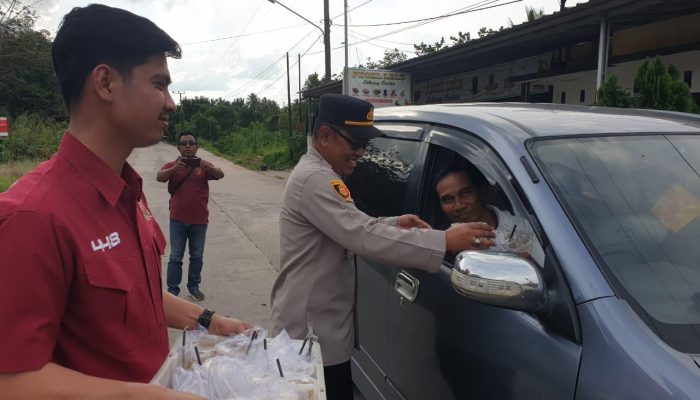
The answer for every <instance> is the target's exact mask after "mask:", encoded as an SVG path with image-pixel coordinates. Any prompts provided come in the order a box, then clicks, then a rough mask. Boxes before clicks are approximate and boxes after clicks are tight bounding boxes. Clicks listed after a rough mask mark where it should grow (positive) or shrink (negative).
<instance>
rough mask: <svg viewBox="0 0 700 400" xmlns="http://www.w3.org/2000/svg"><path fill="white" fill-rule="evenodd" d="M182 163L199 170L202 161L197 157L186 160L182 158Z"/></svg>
mask: <svg viewBox="0 0 700 400" xmlns="http://www.w3.org/2000/svg"><path fill="white" fill-rule="evenodd" d="M180 161H182V162H184V163H185V165H187V166H188V167H192V168H197V167H199V166H200V164H201V161H202V159H201V158H197V157H195V158H184V157H183V158H180Z"/></svg>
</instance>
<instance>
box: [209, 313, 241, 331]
mask: <svg viewBox="0 0 700 400" xmlns="http://www.w3.org/2000/svg"><path fill="white" fill-rule="evenodd" d="M250 328H251V325H250V324H249V323H247V322H243V321H241V320H238V319H236V318H231V317H226V316H223V315H219V314H214V316H213V318H212V321H211V324H210V325H209V333H211V334H212V335H221V336H229V335H235V334H238V333H241V332H243V331H245V330H248V329H250Z"/></svg>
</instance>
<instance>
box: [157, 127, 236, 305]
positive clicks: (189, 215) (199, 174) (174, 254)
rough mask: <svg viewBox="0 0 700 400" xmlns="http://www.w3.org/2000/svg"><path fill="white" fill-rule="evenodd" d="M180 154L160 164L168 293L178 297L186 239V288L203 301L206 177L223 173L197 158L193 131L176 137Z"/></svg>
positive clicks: (207, 198)
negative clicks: (165, 200)
mask: <svg viewBox="0 0 700 400" xmlns="http://www.w3.org/2000/svg"><path fill="white" fill-rule="evenodd" d="M177 149H178V151H180V157H178V158H177V159H176V160H175V161H171V162H169V163H166V164H165V165H163V167H162V168H161V169H160V171H158V175H157V176H156V179H157V180H158V182H168V192H169V193H170V260H169V261H168V275H167V284H168V292H170V293H172V294H173V295H175V296H177V295H178V294H179V293H180V281H181V280H182V258H183V256H184V253H185V244H186V243H187V241H188V240H189V249H190V266H189V272H188V273H187V290H189V292H190V297H191V298H193V299H194V300H197V301H202V300H204V293H202V292H201V291H200V290H199V284H200V282H201V281H202V259H203V256H204V242H205V239H206V236H207V223H208V219H209V209H208V208H207V203H208V202H209V180H211V179H221V178H223V177H224V172H223V171H221V169H219V168H217V167H215V166H214V165H213V164H212V163H210V162H208V161H205V160H202V159H201V158H198V157H196V154H197V149H198V147H197V138H196V137H195V136H194V134H193V133H192V132H183V133H181V134H180V136H179V137H178V144H177Z"/></svg>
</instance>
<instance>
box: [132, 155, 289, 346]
mask: <svg viewBox="0 0 700 400" xmlns="http://www.w3.org/2000/svg"><path fill="white" fill-rule="evenodd" d="M197 155H198V156H200V157H202V158H203V159H205V160H208V161H211V162H212V163H214V165H216V166H218V167H220V168H221V169H223V171H224V173H225V174H226V175H225V177H224V178H223V179H221V180H219V181H210V185H209V189H210V198H209V227H208V231H207V241H206V247H205V250H204V268H203V270H202V284H201V286H200V288H201V290H202V291H203V292H204V293H205V294H206V296H207V297H206V299H205V300H204V301H203V302H202V303H201V304H202V305H203V306H205V307H208V308H211V309H213V310H216V311H217V312H220V313H223V314H228V315H232V316H235V317H237V318H240V319H243V320H246V321H248V322H250V323H253V324H256V325H259V326H262V327H263V328H269V326H270V289H271V287H272V283H273V281H274V278H275V276H276V275H277V272H276V269H275V268H276V266H277V265H278V263H279V235H278V232H279V228H278V220H277V219H278V215H279V208H280V200H281V198H282V192H283V191H284V184H285V182H286V178H287V176H288V173H287V172H277V171H271V172H255V171H250V170H247V169H245V168H243V167H240V166H238V165H235V164H233V163H231V162H230V161H227V160H225V159H223V158H220V157H217V156H214V155H212V154H211V153H209V152H207V151H204V150H202V149H200V150H199V152H198V153H197ZM177 156H178V152H177V149H176V148H175V147H174V146H171V145H167V144H163V143H159V144H157V145H154V146H151V147H148V148H145V149H137V150H135V151H134V152H133V154H132V155H131V157H130V158H129V162H130V163H131V165H132V166H134V168H135V169H136V170H137V171H138V172H139V173H140V174H141V176H142V177H143V181H144V191H145V193H146V196H147V198H148V201H149V204H150V206H151V210H152V211H153V214H154V215H155V217H156V219H157V221H158V223H159V224H160V226H161V228H162V229H163V232H164V233H165V236H166V238H169V234H168V225H169V218H168V216H169V214H168V199H169V195H168V192H167V187H166V184H165V183H160V182H157V181H156V178H155V177H156V173H157V172H158V170H159V169H160V167H161V166H162V165H163V164H165V163H166V162H168V161H170V160H173V159H174V158H175V157H177ZM165 253H166V255H165V256H164V257H163V281H164V283H165V271H166V269H167V263H168V256H169V253H170V247H168V248H167V249H166V251H165ZM184 264H185V265H184V266H183V269H184V271H183V278H184V281H183V283H182V286H181V292H180V296H181V297H185V296H186V294H187V289H186V287H185V284H186V279H187V278H186V277H187V272H186V271H187V265H188V258H187V254H186V257H185V262H184ZM171 333H172V332H171ZM171 337H172V335H171Z"/></svg>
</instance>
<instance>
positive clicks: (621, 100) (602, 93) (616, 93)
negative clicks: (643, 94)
mask: <svg viewBox="0 0 700 400" xmlns="http://www.w3.org/2000/svg"><path fill="white" fill-rule="evenodd" d="M595 105H596V106H604V107H623V108H630V107H634V98H633V97H632V95H631V94H629V93H627V91H626V90H625V89H623V88H622V87H621V86H620V85H619V84H618V83H617V77H616V76H615V75H610V76H609V77H608V79H607V80H606V81H605V83H603V85H602V86H601V87H600V89H598V94H597V96H596V101H595Z"/></svg>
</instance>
